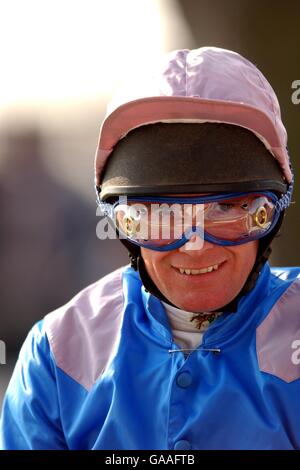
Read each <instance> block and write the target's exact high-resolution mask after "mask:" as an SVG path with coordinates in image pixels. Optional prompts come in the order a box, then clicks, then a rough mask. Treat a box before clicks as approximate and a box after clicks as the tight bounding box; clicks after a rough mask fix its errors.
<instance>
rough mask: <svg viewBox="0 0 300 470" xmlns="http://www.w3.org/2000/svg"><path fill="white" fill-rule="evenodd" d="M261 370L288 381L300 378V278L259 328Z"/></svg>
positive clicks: (275, 305) (289, 288)
mask: <svg viewBox="0 0 300 470" xmlns="http://www.w3.org/2000/svg"><path fill="white" fill-rule="evenodd" d="M256 348H257V356H258V362H259V368H260V370H262V371H264V372H267V373H269V374H272V375H275V376H276V377H279V378H280V379H282V380H284V381H285V382H292V381H294V380H297V379H299V378H300V279H297V280H296V281H294V282H293V283H292V284H291V285H290V286H289V287H288V289H287V290H286V291H285V292H284V293H283V295H282V296H281V297H280V298H279V299H278V300H277V302H276V303H275V304H274V306H273V307H272V309H271V310H270V312H269V314H268V315H267V316H266V318H265V319H264V320H263V322H262V323H261V324H260V325H259V327H258V328H257V331H256Z"/></svg>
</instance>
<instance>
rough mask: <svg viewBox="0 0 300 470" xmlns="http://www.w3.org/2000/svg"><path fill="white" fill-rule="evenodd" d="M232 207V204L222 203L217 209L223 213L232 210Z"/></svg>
mask: <svg viewBox="0 0 300 470" xmlns="http://www.w3.org/2000/svg"><path fill="white" fill-rule="evenodd" d="M233 207H234V204H230V203H225V202H224V203H222V204H219V208H220V209H221V211H223V212H227V211H229V210H230V209H232V208H233Z"/></svg>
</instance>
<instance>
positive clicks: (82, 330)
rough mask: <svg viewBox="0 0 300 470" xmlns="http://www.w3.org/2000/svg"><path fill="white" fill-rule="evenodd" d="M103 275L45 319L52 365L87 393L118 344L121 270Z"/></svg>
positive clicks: (120, 321)
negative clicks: (52, 359) (53, 359)
mask: <svg viewBox="0 0 300 470" xmlns="http://www.w3.org/2000/svg"><path fill="white" fill-rule="evenodd" d="M123 269H124V268H120V269H118V270H117V271H114V272H113V273H111V274H109V275H107V276H105V277H104V278H102V279H100V280H99V281H98V282H96V283H94V284H92V285H90V286H88V287H87V288H85V289H84V290H82V291H81V292H80V293H79V294H77V295H76V296H75V297H74V298H73V299H72V300H71V301H70V302H68V303H67V304H66V305H64V306H63V307H60V308H59V309H57V310H55V311H54V312H52V313H50V314H49V315H47V316H46V317H45V328H46V334H47V337H48V340H49V343H50V348H51V351H52V353H53V355H54V358H55V362H56V365H57V366H58V367H59V368H60V369H62V370H63V371H64V372H65V373H66V374H68V375H69V376H70V377H72V378H73V379H74V380H76V381H77V382H78V383H80V384H81V385H82V386H83V387H84V388H86V389H87V390H90V389H91V388H92V386H93V385H94V383H95V382H96V381H97V379H98V378H99V376H100V375H101V373H102V372H103V370H104V369H105V368H106V366H107V364H108V363H109V362H110V359H111V357H113V355H114V350H115V347H116V344H117V342H118V337H119V332H120V328H121V325H122V319H123V303H124V302H123V289H122V271H123Z"/></svg>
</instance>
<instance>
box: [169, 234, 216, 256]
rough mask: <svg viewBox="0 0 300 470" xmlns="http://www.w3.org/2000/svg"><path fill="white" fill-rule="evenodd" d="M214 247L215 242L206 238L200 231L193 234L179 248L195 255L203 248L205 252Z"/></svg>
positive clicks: (183, 251)
mask: <svg viewBox="0 0 300 470" xmlns="http://www.w3.org/2000/svg"><path fill="white" fill-rule="evenodd" d="M212 248H214V244H213V243H210V242H208V241H207V240H204V239H203V238H202V237H201V236H200V235H199V234H198V233H195V234H193V235H192V236H191V237H190V238H189V240H188V241H187V242H186V243H185V244H184V245H182V246H181V247H180V248H178V250H179V251H180V252H182V253H186V254H190V255H191V256H193V255H195V254H196V252H199V251H200V250H201V253H203V252H204V251H206V250H211V249H212Z"/></svg>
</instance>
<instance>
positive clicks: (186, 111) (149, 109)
mask: <svg viewBox="0 0 300 470" xmlns="http://www.w3.org/2000/svg"><path fill="white" fill-rule="evenodd" d="M141 75H143V74H141ZM155 122H199V123H201V122H222V123H228V124H233V125H237V126H241V127H244V128H247V129H249V130H250V131H252V132H254V133H255V134H256V136H257V137H258V138H259V139H260V140H262V142H263V143H264V144H265V146H266V148H267V149H268V150H269V151H270V152H271V153H272V154H273V156H274V157H275V158H276V159H277V160H278V162H279V164H280V166H281V168H282V171H283V174H284V175H285V178H286V180H287V182H288V183H290V182H291V180H292V173H291V169H290V164H289V156H288V152H287V134H286V130H285V127H284V125H283V123H282V121H281V114H280V107H279V103H278V100H277V97H276V94H275V92H274V90H273V88H272V87H271V85H270V84H269V82H268V81H267V80H266V78H265V77H264V76H263V74H262V73H261V72H260V71H259V70H258V69H257V67H255V66H254V65H253V64H252V63H251V62H249V61H248V60H247V59H245V58H244V57H242V56H241V55H240V54H238V53H236V52H233V51H229V50H226V49H220V48H216V47H202V48H200V49H196V50H188V49H184V50H177V51H173V52H171V53H169V54H167V55H166V56H165V57H164V61H163V64H161V65H160V67H158V68H157V69H156V70H152V72H151V73H148V74H144V76H140V75H139V76H135V77H133V78H132V79H131V81H130V86H127V87H126V89H125V90H124V92H123V93H122V94H120V95H118V97H117V99H115V100H113V101H112V103H111V104H110V106H109V107H108V113H107V116H106V118H105V120H104V122H103V124H102V127H101V131H100V137H99V143H98V147H97V151H96V160H95V171H96V185H100V184H101V174H102V170H103V168H104V165H105V163H106V160H107V158H108V157H109V155H110V153H111V152H112V150H113V148H114V146H115V145H116V143H117V142H118V141H119V140H120V139H122V138H123V137H125V135H126V134H127V133H128V132H129V131H131V130H132V129H135V128H137V127H139V126H142V125H146V124H151V123H155Z"/></svg>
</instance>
